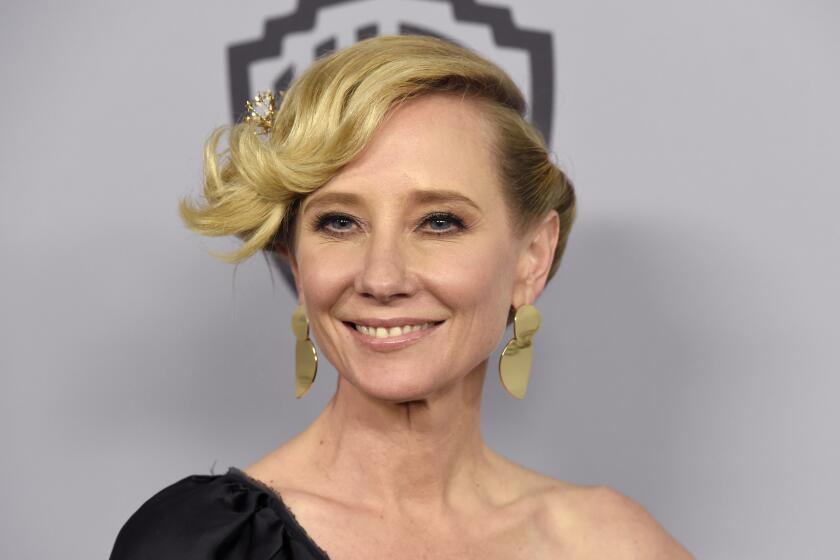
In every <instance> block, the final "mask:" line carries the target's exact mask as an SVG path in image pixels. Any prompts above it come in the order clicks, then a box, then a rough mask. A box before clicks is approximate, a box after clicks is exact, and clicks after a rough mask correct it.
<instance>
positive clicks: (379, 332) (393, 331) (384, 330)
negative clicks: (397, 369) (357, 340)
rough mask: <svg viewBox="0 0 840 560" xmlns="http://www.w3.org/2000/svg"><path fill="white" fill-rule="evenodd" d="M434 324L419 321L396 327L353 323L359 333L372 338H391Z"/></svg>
mask: <svg viewBox="0 0 840 560" xmlns="http://www.w3.org/2000/svg"><path fill="white" fill-rule="evenodd" d="M432 325H434V323H432V322H427V323H421V324H413V325H412V324H406V325H403V326H401V327H400V326H396V327H374V326H370V325H363V324H359V323H354V324H353V326H354V327H355V329H356V330H357V331H359V332H360V333H362V334H364V335H367V336H370V337H374V338H391V337H395V336H402V335H403V334H408V333H412V332H417V331H422V330H423V329H428V328H429V327H431V326H432Z"/></svg>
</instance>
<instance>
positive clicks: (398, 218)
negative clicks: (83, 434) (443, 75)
mask: <svg viewBox="0 0 840 560" xmlns="http://www.w3.org/2000/svg"><path fill="white" fill-rule="evenodd" d="M492 142H493V134H492V129H491V127H490V125H489V123H488V122H486V121H485V119H484V116H483V115H482V113H481V109H480V108H479V106H478V105H476V104H475V102H474V101H471V100H468V99H462V98H459V97H455V96H447V95H429V96H424V97H420V98H418V99H414V100H412V101H410V102H407V103H405V104H403V105H402V106H400V107H399V108H397V109H396V110H394V111H393V112H392V114H391V115H390V117H389V119H388V120H386V122H385V123H384V124H383V125H382V126H381V127H380V128H379V130H378V131H377V133H376V134H375V136H374V138H373V139H372V140H371V142H370V144H369V145H368V146H367V147H366V148H365V150H364V151H363V152H362V154H361V155H360V156H359V157H358V158H357V159H356V160H354V161H353V162H352V163H351V164H349V165H348V166H346V167H345V168H344V169H343V170H342V171H341V172H340V173H339V174H338V175H337V176H336V177H334V178H333V179H332V180H331V181H330V182H329V183H327V184H326V185H324V186H323V187H322V188H320V189H319V190H318V191H316V192H315V193H313V194H312V195H309V196H308V197H307V198H306V200H305V201H304V203H303V205H302V207H301V211H300V213H299V216H298V221H297V224H296V246H295V247H294V251H293V252H292V253H291V254H288V255H287V256H288V257H289V259H290V263H291V267H292V271H293V273H294V276H295V281H296V284H297V288H298V293H299V297H300V302H301V303H302V304H304V305H306V308H307V312H308V315H309V320H310V332H311V336H313V338H315V340H316V342H317V345H318V347H319V352H320V353H321V355H322V356H325V357H326V358H327V359H328V360H329V361H330V362H331V363H332V364H334V365H335V367H336V369H337V370H338V372H339V380H338V388H337V391H336V394H335V396H334V397H333V399H332V400H331V401H330V403H329V404H328V405H327V407H326V408H325V409H324V411H323V412H322V413H321V415H320V416H319V417H318V419H317V420H316V421H315V422H314V423H313V424H312V425H311V426H310V427H309V428H308V429H307V430H306V431H304V432H303V433H302V434H300V435H298V436H297V437H296V438H294V439H293V440H291V441H290V442H288V443H286V444H284V445H283V446H281V447H280V448H278V449H276V450H274V451H272V452H271V453H269V454H268V455H266V456H265V457H263V458H262V459H260V460H259V461H258V462H257V463H255V464H254V465H252V466H250V467H248V468H247V469H245V472H246V473H248V474H249V475H251V476H252V477H254V478H256V479H258V480H261V481H263V482H265V483H266V484H268V485H269V486H271V487H273V488H274V489H276V491H277V492H278V493H279V494H281V495H282V497H283V500H284V501H285V502H286V504H287V505H288V506H289V508H290V509H291V510H292V511H293V512H294V514H295V516H296V517H297V519H298V521H299V522H300V524H301V525H302V526H303V527H304V528H306V529H307V531H308V533H309V535H310V536H311V537H312V539H313V540H314V541H315V542H316V543H318V545H319V546H320V547H321V548H323V549H324V550H325V551H326V552H327V553H328V554H329V555H330V558H332V559H333V560H345V559H346V560H349V559H357V558H368V559H379V558H382V559H386V558H387V559H393V558H401V559H406V560H413V559H420V558H439V559H444V558H453V559H454V558H458V559H462V560H463V559H478V558H480V559H483V560H487V559H494V558H500V559H501V558H504V559H512V558H514V559H515V558H523V559H524V558H528V559H531V560H533V559H535V558H536V559H541V558H545V559H558V558H646V559H650V558H668V559H674V558H690V555H689V554H688V553H687V552H686V551H685V550H684V549H683V548H682V547H681V546H680V545H679V544H678V543H677V542H676V541H674V540H673V539H672V538H671V537H670V536H669V535H668V534H667V533H666V532H665V530H664V529H663V528H662V527H661V526H660V525H659V524H658V523H657V522H656V521H655V520H654V519H653V518H652V517H651V516H650V515H649V514H648V513H647V512H646V511H645V510H644V509H643V508H642V507H641V506H640V505H639V504H637V503H636V502H634V501H633V500H631V499H629V498H627V497H625V496H623V495H621V494H620V493H618V492H616V491H614V490H612V489H610V488H607V487H603V486H598V487H585V486H576V485H573V484H569V483H566V482H562V481H559V480H555V479H552V478H549V477H545V476H542V475H540V474H537V473H535V472H532V471H529V470H527V469H525V468H523V467H521V466H519V465H516V464H514V463H512V462H511V461H508V460H507V459H505V458H503V457H501V456H500V455H498V454H496V453H495V452H493V451H492V450H490V449H489V448H488V447H487V446H486V445H485V443H484V441H483V439H482V437H481V429H480V407H481V394H482V386H483V383H484V377H485V371H486V369H487V362H488V359H489V356H490V354H491V353H492V352H493V350H494V349H495V348H496V347H497V346H498V344H499V343H500V342H501V338H502V335H503V333H504V328H505V321H506V317H507V313H508V310H509V309H510V308H511V306H513V307H514V308H516V307H519V306H520V305H522V304H524V303H534V301H535V300H536V298H537V297H538V296H539V294H540V293H541V292H542V290H543V288H544V287H545V282H546V278H547V274H548V270H549V267H550V265H551V262H552V257H553V255H554V251H555V248H556V240H557V231H558V227H559V226H558V216H557V213H556V212H554V211H551V212H549V213H547V214H546V215H545V216H544V217H542V218H541V219H539V220H537V221H536V223H535V224H534V225H533V226H532V227H531V228H530V229H529V230H528V231H527V232H525V233H524V234H522V235H517V234H516V233H515V232H514V231H513V228H512V225H511V222H510V216H509V210H508V208H507V206H506V204H505V202H504V199H503V197H502V195H501V193H502V185H501V184H500V183H499V179H498V177H497V176H496V172H495V161H494V157H493V155H492V152H491V147H492ZM443 191H445V196H441V193H442V192H443ZM433 195H434V196H433ZM435 213H436V214H435ZM441 213H450V214H454V215H455V216H456V217H457V219H455V218H452V217H451V216H450V215H443V214H441ZM430 214H432V216H431V217H430ZM458 220H460V222H459V221H458ZM461 222H462V223H463V226H464V227H461ZM395 317H401V318H411V319H412V320H414V319H416V321H411V322H418V323H423V322H433V323H434V324H435V326H433V327H432V328H429V329H426V330H424V331H421V333H422V336H420V337H419V338H417V339H416V340H414V341H413V342H411V343H410V344H403V345H397V347H396V348H394V347H387V346H385V344H384V343H382V341H379V342H380V344H379V346H371V345H370V344H367V343H365V342H364V341H365V340H367V339H364V338H362V337H364V336H366V335H362V334H360V333H358V332H355V331H354V330H353V329H352V327H350V326H348V324H347V323H348V322H351V323H354V322H361V323H365V322H368V323H369V322H371V321H373V320H376V319H390V318H395ZM536 340H537V343H538V341H539V334H537V337H536Z"/></svg>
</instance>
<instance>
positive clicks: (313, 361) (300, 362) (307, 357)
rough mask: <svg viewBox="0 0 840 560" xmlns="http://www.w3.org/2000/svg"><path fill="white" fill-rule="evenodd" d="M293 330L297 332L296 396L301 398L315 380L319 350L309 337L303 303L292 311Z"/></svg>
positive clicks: (307, 320) (307, 319) (307, 321)
mask: <svg viewBox="0 0 840 560" xmlns="http://www.w3.org/2000/svg"><path fill="white" fill-rule="evenodd" d="M292 332H294V333H295V338H296V339H297V342H296V343H295V397H296V398H298V399H299V398H301V397H302V396H303V395H305V394H306V392H307V391H308V390H309V388H310V387H311V386H312V382H313V381H315V374H316V373H317V372H318V352H316V351H315V345H314V344H312V341H311V340H310V339H309V318H308V317H307V316H306V308H305V307H304V306H302V305H300V306H298V308H297V309H295V312H294V313H292Z"/></svg>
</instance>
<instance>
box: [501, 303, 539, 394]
mask: <svg viewBox="0 0 840 560" xmlns="http://www.w3.org/2000/svg"><path fill="white" fill-rule="evenodd" d="M539 328H540V312H539V310H538V309H537V308H536V307H534V306H533V305H531V304H528V303H526V304H525V305H522V306H520V307H519V309H517V310H516V315H515V316H514V318H513V338H512V339H510V341H509V342H508V343H507V344H506V345H505V349H504V350H502V355H501V356H500V357H499V379H501V381H502V387H504V388H505V390H506V391H507V392H508V393H509V394H510V395H511V396H512V397H515V398H517V399H524V398H525V392H526V391H527V390H528V378H529V377H531V361H532V359H533V356H534V346H533V344H532V340H533V338H534V334H535V333H536V332H537V329H539Z"/></svg>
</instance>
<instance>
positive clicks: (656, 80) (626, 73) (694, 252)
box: [0, 0, 840, 559]
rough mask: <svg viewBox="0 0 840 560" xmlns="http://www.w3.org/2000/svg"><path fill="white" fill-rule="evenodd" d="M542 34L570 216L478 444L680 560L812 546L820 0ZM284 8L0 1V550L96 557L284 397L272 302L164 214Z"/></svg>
mask: <svg viewBox="0 0 840 560" xmlns="http://www.w3.org/2000/svg"><path fill="white" fill-rule="evenodd" d="M494 3H495V4H503V3H506V4H508V5H512V6H513V12H514V15H515V20H516V21H517V23H518V24H519V25H521V26H524V27H534V28H539V29H548V30H553V31H554V32H555V33H556V34H555V41H556V52H557V60H556V72H557V90H558V91H557V100H558V103H557V106H556V112H555V120H554V131H555V132H554V134H555V136H554V138H553V145H554V149H555V151H556V152H557V156H558V160H559V161H560V162H561V163H562V164H563V165H565V166H566V168H567V169H568V171H569V172H570V174H571V176H572V177H573V178H574V180H575V182H576V185H577V187H578V192H579V197H580V218H579V221H578V223H577V225H576V226H575V229H574V231H573V233H572V238H571V242H570V246H569V249H568V253H567V256H566V259H565V262H564V264H563V266H562V267H561V270H560V272H559V274H558V276H557V277H556V279H555V280H554V281H553V283H552V285H551V286H550V287H549V289H548V290H547V292H546V293H545V294H544V296H543V297H542V299H541V301H540V302H539V304H540V307H541V308H542V309H543V311H544V316H545V322H544V327H543V329H542V330H541V332H540V333H539V335H538V336H537V340H536V342H537V350H536V354H537V358H536V359H537V363H536V366H535V368H536V369H535V373H534V376H533V378H532V386H531V393H530V394H529V396H528V398H527V400H525V401H524V402H514V401H513V399H510V398H508V397H507V396H506V395H505V394H504V393H503V391H502V390H501V388H500V387H499V384H498V382H497V379H496V377H495V375H491V376H489V377H488V380H489V381H490V382H489V383H488V385H487V389H486V409H485V410H486V412H485V426H486V428H485V431H486V436H487V438H488V440H489V441H490V443H491V444H492V445H493V446H495V447H496V448H497V449H499V450H500V451H501V452H503V453H505V454H508V455H510V456H512V457H514V458H516V459H518V460H519V461H520V462H522V463H524V464H525V465H527V466H529V467H532V468H535V469H538V470H541V471H543V472H545V473H548V474H551V475H553V476H556V477H559V478H563V479H566V480H570V481H573V482H578V483H605V484H609V485H611V486H613V487H615V488H617V489H619V490H621V491H622V492H624V493H626V494H628V495H630V496H633V497H634V498H636V499H638V500H640V501H641V502H642V503H643V504H644V505H645V506H646V507H647V508H648V509H649V510H650V511H651V512H652V513H653V514H654V515H655V516H656V517H657V518H658V519H659V520H660V521H661V522H662V524H663V525H665V527H666V528H667V529H668V530H669V531H671V532H672V533H673V534H674V535H675V536H676V537H677V538H678V539H679V540H680V541H682V542H683V543H684V544H685V545H686V546H687V547H688V548H690V549H691V550H692V551H693V552H694V553H695V554H696V555H697V556H698V557H701V558H720V559H728V558H733V559H751V558H755V559H758V558H762V559H767V558H829V557H836V549H837V545H836V544H835V543H834V542H833V539H832V537H833V536H834V534H835V533H836V525H837V520H838V515H837V511H836V507H834V506H835V505H836V503H837V501H838V499H840V484H839V483H838V475H837V473H838V472H840V456H839V455H840V452H838V449H840V441H838V440H840V438H838V429H837V425H838V421H840V412H838V411H837V407H836V406H833V405H834V403H835V402H836V401H837V398H838V394H840V380H838V372H840V356H838V345H840V344H838V343H840V337H838V334H840V333H838V319H837V315H838V311H840V306H838V296H837V286H838V285H840V264H839V263H838V260H840V259H838V257H840V243H839V242H840V239H838V238H839V237H840V226H838V222H837V215H838V214H837V208H838V205H840V192H838V171H837V162H838V158H837V153H838V151H840V132H838V131H840V118H838V117H840V110H838V104H837V100H838V99H840V72H838V63H840V61H838V58H839V57H838V55H840V33H838V28H839V27H838V24H839V23H840V8H838V4H837V3H835V2H829V1H817V0H796V1H794V0H787V1H784V0H775V1H765V2H758V1H735V2H732V1H727V2H724V1H720V0H718V1H712V2H694V3H685V2H668V1H664V0H642V1H639V2H619V1H611V2H607V1H605V2H588V1H583V0H564V1H559V2H547V1H546V2H533V1H532V2H525V1H515V0H494ZM293 8H294V3H293V2H291V1H277V0H273V1H267V0H263V1H259V2H249V3H242V2H221V1H218V0H215V1H207V0H204V1H198V0H191V1H188V2H187V1H183V2H163V1H161V0H156V1H146V2H131V3H129V2H104V1H99V2H96V1H94V0H76V1H74V2H57V1H51V2H50V1H46V0H41V1H38V2H23V1H18V2H5V3H4V4H3V6H2V7H1V8H0V42H2V49H0V76H2V79H3V84H4V87H3V89H2V93H0V95H1V96H2V103H0V123H2V125H1V126H0V185H2V188H0V267H2V274H0V288H1V289H0V371H1V372H2V380H3V383H2V387H3V389H2V392H0V405H2V410H1V412H0V414H1V415H0V438H2V439H0V450H2V451H0V455H2V459H0V479H2V485H0V488H2V493H0V504H2V505H0V515H2V518H0V557H3V558H15V559H17V558H49V557H55V556H61V557H71V558H103V557H107V555H108V553H109V551H110V547H111V545H112V543H113V539H114V537H115V536H116V533H117V531H118V529H119V528H120V526H121V525H122V524H123V523H124V522H125V520H126V519H127V517H128V516H129V515H130V514H131V513H132V512H133V511H134V510H135V509H136V508H137V507H139V505H140V504H141V503H142V502H143V501H144V500H145V499H147V498H148V497H150V496H151V495H152V494H153V493H154V492H156V491H157V490H159V489H161V488H162V487H163V486H165V485H167V484H170V483H172V482H174V481H175V480H178V479H180V478H182V477H184V476H186V475H188V474H192V473H209V472H210V471H211V468H212V469H213V470H214V472H216V473H219V472H224V471H225V470H226V469H227V467H228V466H230V465H236V466H240V467H245V466H247V465H249V464H251V462H253V461H254V460H256V459H257V458H258V457H259V456H261V455H262V454H263V453H265V452H267V451H268V450H270V449H272V448H274V447H275V446H277V445H279V444H280V443H281V442H282V441H284V440H285V439H287V438H288V437H289V436H291V435H292V434H294V433H295V432H297V431H298V430H300V429H302V428H303V427H304V426H305V425H306V424H307V423H308V422H309V421H311V420H312V419H313V418H314V417H315V415H316V414H317V413H318V411H319V410H320V408H321V407H322V406H323V404H324V403H325V402H326V401H327V400H328V398H329V396H330V394H331V391H332V389H333V387H334V382H335V373H334V371H331V370H329V368H326V371H325V372H324V373H322V374H321V376H320V377H319V379H318V381H317V383H316V386H315V388H314V389H313V392H312V393H310V394H309V395H308V396H307V397H306V398H305V399H303V400H301V401H295V399H294V397H293V394H292V382H291V375H292V373H291V368H290V362H291V358H290V349H291V344H292V337H291V334H290V332H289V329H288V321H289V315H290V313H291V311H292V309H293V306H294V302H293V301H292V297H291V295H290V293H289V291H288V289H287V288H286V286H285V285H284V284H283V282H282V280H281V279H280V278H279V277H277V276H276V274H275V283H274V284H272V278H271V275H270V273H269V268H268V266H267V265H266V263H265V262H264V261H263V260H261V259H259V258H255V259H252V260H251V261H249V262H248V263H246V264H244V265H241V266H239V267H238V268H237V269H236V270H234V269H233V268H232V267H231V266H229V265H226V264H223V263H220V262H217V261H215V260H214V259H213V258H212V257H210V256H209V255H208V253H207V250H208V249H210V248H217V249H220V248H230V247H232V246H233V243H232V241H228V240H213V241H207V240H202V239H199V238H197V237H196V236H194V235H193V234H191V233H189V232H187V231H186V230H185V229H184V228H183V227H182V226H181V225H180V223H179V220H178V217H177V214H176V203H177V200H178V197H179V196H182V195H184V194H187V193H196V192H197V191H198V187H199V182H200V167H201V161H200V155H201V146H202V143H203V140H204V138H205V137H206V135H207V134H208V133H209V131H210V130H211V129H212V128H213V127H214V126H216V125H218V124H223V123H225V122H227V120H228V106H229V105H228V103H229V100H228V98H227V86H226V80H227V77H226V68H225V58H224V57H225V47H226V46H227V45H228V44H230V43H233V42H238V41H242V40H248V39H252V38H254V37H257V36H259V34H260V33H261V31H262V22H263V20H264V19H265V17H267V16H269V15H281V14H283V13H286V12H289V11H290V10H292V9H293Z"/></svg>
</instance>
